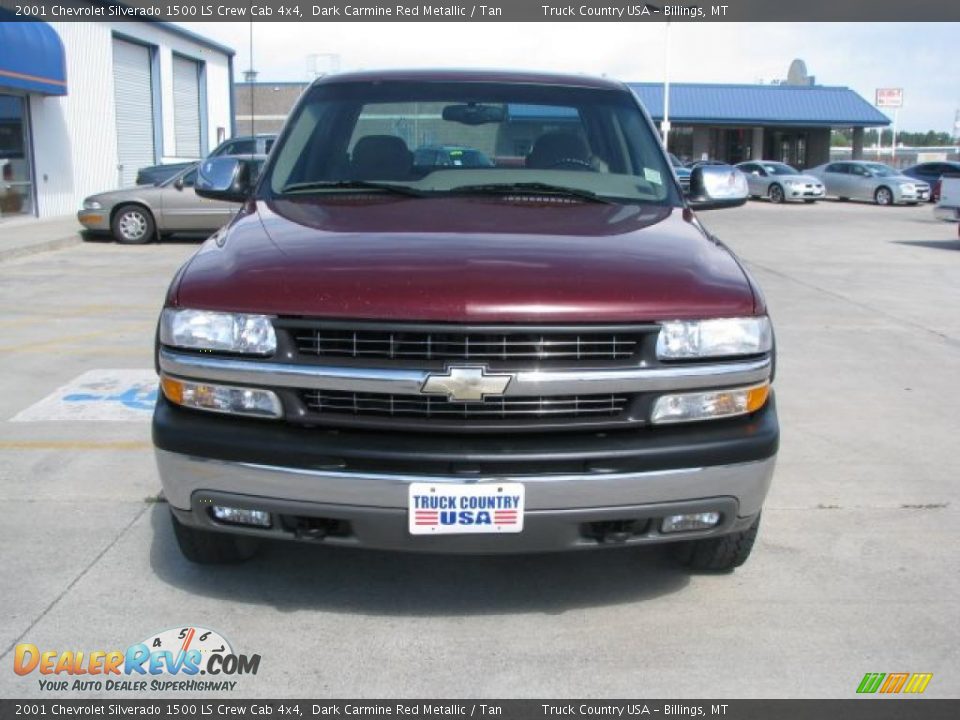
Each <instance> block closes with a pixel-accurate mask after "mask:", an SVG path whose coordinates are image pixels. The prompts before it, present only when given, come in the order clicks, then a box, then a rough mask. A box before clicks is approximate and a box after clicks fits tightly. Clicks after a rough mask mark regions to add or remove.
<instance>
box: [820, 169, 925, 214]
mask: <svg viewBox="0 0 960 720" xmlns="http://www.w3.org/2000/svg"><path fill="white" fill-rule="evenodd" d="M808 172H809V173H810V174H811V175H814V176H816V177H818V178H820V179H821V180H822V181H823V184H824V185H825V186H826V188H827V195H832V196H834V197H837V198H840V199H841V200H870V201H873V202H875V203H876V204H877V205H895V204H901V203H905V204H907V205H916V204H917V203H920V202H926V201H927V200H929V199H930V186H929V185H928V184H927V183H925V182H923V181H922V180H915V179H914V178H912V177H907V176H906V175H902V174H901V173H900V171H899V170H895V169H894V168H892V167H890V166H889V165H884V164H883V163H878V162H865V161H863V160H845V161H841V162H832V163H827V164H825V165H819V166H817V167H815V168H813V169H811V170H808Z"/></svg>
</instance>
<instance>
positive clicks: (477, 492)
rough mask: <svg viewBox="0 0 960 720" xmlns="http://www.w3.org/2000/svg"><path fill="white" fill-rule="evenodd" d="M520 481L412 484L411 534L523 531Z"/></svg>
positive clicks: (522, 489) (410, 500) (522, 492)
mask: <svg viewBox="0 0 960 720" xmlns="http://www.w3.org/2000/svg"><path fill="white" fill-rule="evenodd" d="M524 495H525V493H524V487H523V485H521V484H520V483H482V484H466V483H463V484H450V483H437V484H433V483H411V484H410V490H409V495H408V498H409V505H408V507H409V510H408V511H407V512H408V516H409V528H410V534H411V535H465V534H472V533H518V532H520V531H522V530H523V504H524Z"/></svg>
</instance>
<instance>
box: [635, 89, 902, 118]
mask: <svg viewBox="0 0 960 720" xmlns="http://www.w3.org/2000/svg"><path fill="white" fill-rule="evenodd" d="M627 85H628V86H629V87H630V89H631V90H633V91H634V92H635V93H636V95H637V97H639V98H640V101H641V102H642V103H643V105H644V107H646V108H647V112H649V113H650V115H651V116H652V117H653V119H654V120H662V119H663V83H627ZM670 122H671V123H673V124H676V125H747V126H750V125H753V126H770V125H781V126H802V127H815V126H819V127H880V126H887V125H890V119H889V118H888V117H887V116H886V115H884V114H883V113H881V112H880V111H879V110H877V109H876V108H875V107H873V105H871V104H870V103H869V102H867V101H866V100H864V99H863V98H862V97H860V96H859V95H858V94H857V93H856V92H854V91H853V90H851V89H850V88H847V87H831V86H826V85H809V86H806V85H804V86H798V85H729V84H710V83H670Z"/></svg>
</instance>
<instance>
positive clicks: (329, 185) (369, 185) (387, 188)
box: [280, 180, 425, 197]
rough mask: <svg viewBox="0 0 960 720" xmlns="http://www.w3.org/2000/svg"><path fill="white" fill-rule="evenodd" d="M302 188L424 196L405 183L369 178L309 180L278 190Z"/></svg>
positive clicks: (294, 190)
mask: <svg viewBox="0 0 960 720" xmlns="http://www.w3.org/2000/svg"><path fill="white" fill-rule="evenodd" d="M302 190H382V191H383V192H390V193H395V194H397V195H407V196H409V197H425V195H424V193H422V192H420V191H419V190H416V189H415V188H412V187H407V186H406V185H394V184H392V183H381V182H371V181H369V180H311V181H309V182H297V183H290V184H289V185H284V186H283V189H282V190H281V191H280V192H281V193H288V192H298V191H302Z"/></svg>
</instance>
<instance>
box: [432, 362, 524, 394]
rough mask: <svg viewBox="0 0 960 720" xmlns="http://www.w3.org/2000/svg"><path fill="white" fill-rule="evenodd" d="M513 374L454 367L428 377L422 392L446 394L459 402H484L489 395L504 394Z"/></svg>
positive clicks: (478, 368)
mask: <svg viewBox="0 0 960 720" xmlns="http://www.w3.org/2000/svg"><path fill="white" fill-rule="evenodd" d="M512 379H513V375H495V374H490V375H488V374H487V369H486V368H483V367H452V368H449V369H448V370H447V372H446V373H445V374H443V375H430V376H428V377H427V379H426V381H425V382H424V383H423V386H422V387H421V388H420V392H421V393H423V394H425V395H446V396H447V397H448V398H449V399H450V400H457V401H459V402H482V401H483V399H484V398H485V397H487V396H488V395H503V394H504V393H505V392H506V391H507V385H509V384H510V381H511V380H512Z"/></svg>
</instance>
